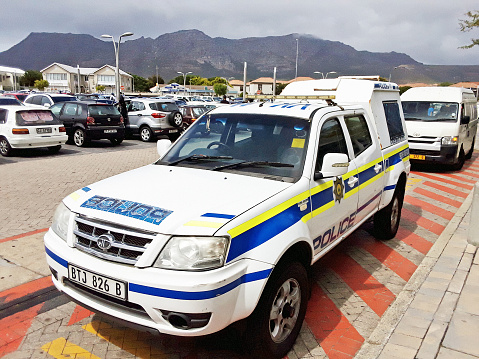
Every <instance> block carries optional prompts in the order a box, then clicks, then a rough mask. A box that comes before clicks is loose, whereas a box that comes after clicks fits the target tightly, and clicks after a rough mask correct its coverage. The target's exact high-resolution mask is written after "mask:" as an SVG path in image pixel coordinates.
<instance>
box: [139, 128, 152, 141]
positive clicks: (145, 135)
mask: <svg viewBox="0 0 479 359" xmlns="http://www.w3.org/2000/svg"><path fill="white" fill-rule="evenodd" d="M150 136H151V135H150V131H149V130H148V129H147V128H144V129H142V130H141V139H142V140H143V141H148V140H149V139H150Z"/></svg>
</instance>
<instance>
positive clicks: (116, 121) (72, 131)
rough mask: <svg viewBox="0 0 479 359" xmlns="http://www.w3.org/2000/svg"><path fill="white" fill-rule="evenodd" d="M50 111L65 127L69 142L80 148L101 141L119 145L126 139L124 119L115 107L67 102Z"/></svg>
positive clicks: (53, 107)
mask: <svg viewBox="0 0 479 359" xmlns="http://www.w3.org/2000/svg"><path fill="white" fill-rule="evenodd" d="M50 110H51V111H52V112H53V114H54V115H55V116H56V117H57V118H58V119H59V120H60V121H61V122H62V123H63V124H64V125H65V128H66V131H67V135H68V138H69V140H70V141H71V142H73V143H74V144H75V145H76V146H78V147H82V146H84V145H85V144H86V143H88V142H89V141H90V140H100V139H108V140H110V142H111V143H112V144H114V145H118V144H120V143H121V142H123V139H124V138H125V126H124V120H123V117H122V116H121V115H120V112H119V111H118V109H117V108H116V107H115V106H113V105H108V104H103V103H97V102H95V101H67V102H62V103H57V104H55V105H53V106H52V107H50Z"/></svg>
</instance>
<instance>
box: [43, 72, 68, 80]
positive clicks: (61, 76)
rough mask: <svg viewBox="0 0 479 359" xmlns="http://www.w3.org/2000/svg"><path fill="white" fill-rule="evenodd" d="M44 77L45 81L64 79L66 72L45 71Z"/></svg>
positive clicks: (65, 78)
mask: <svg viewBox="0 0 479 359" xmlns="http://www.w3.org/2000/svg"><path fill="white" fill-rule="evenodd" d="M45 79H46V80H47V81H49V82H50V81H66V80H67V74H55V73H47V74H45Z"/></svg>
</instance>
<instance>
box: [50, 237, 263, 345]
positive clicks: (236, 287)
mask: <svg viewBox="0 0 479 359" xmlns="http://www.w3.org/2000/svg"><path fill="white" fill-rule="evenodd" d="M45 250H46V253H47V262H48V265H49V266H50V269H51V271H52V273H53V276H52V279H53V283H54V284H55V286H56V287H57V289H59V290H60V291H62V292H64V293H65V294H66V295H68V296H69V297H71V298H72V299H74V300H75V301H76V302H78V303H80V304H82V305H84V306H86V307H88V308H90V309H92V310H93V311H97V312H100V313H104V314H106V315H108V316H110V317H113V318H118V319H121V320H122V321H124V322H127V323H132V324H134V325H135V326H140V327H143V328H150V329H153V330H156V331H158V332H160V333H165V334H172V335H178V336H199V335H206V334H211V333H214V332H217V331H219V330H221V329H224V328H225V327H227V326H228V325H229V324H231V323H233V322H235V321H237V320H240V319H243V318H245V317H247V316H249V315H250V314H251V312H252V311H253V310H254V308H255V307H256V304H257V302H258V300H259V297H260V296H261V293H262V290H263V287H264V285H265V283H266V281H267V279H268V276H269V274H270V272H271V270H272V267H271V266H269V265H267V264H265V263H262V262H257V261H253V260H240V261H237V262H235V263H232V264H230V265H228V266H225V267H223V268H219V269H216V270H211V271H204V272H188V271H172V270H163V269H158V268H138V267H135V266H130V265H125V264H120V263H114V262H109V261H106V260H102V259H100V258H97V257H94V256H91V255H89V254H86V253H84V252H81V251H79V250H77V249H76V248H72V247H70V246H68V245H67V244H66V243H65V242H64V241H63V240H62V239H60V238H59V237H58V236H57V235H56V234H55V233H54V232H53V231H52V230H51V229H50V230H49V231H48V232H47V233H46V234H45ZM69 264H73V265H76V266H79V267H83V268H88V270H89V271H92V272H94V273H97V274H100V275H103V276H106V277H110V278H114V279H116V280H121V281H123V282H125V283H126V284H127V300H126V301H122V300H120V299H116V298H113V297H109V296H107V295H105V294H99V293H97V292H95V291H94V290H91V289H88V288H85V287H82V286H80V285H78V284H75V283H74V282H73V281H71V280H69V279H68V276H69V274H68V265H69ZM179 318H186V319H185V321H186V322H188V320H189V322H188V325H187V326H182V325H181V324H183V323H184V322H181V323H178V320H179ZM190 324H191V325H190Z"/></svg>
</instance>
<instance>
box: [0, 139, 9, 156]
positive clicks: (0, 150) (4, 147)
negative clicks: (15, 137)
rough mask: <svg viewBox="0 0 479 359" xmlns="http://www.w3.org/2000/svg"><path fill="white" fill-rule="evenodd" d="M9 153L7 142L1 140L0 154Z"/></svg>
mask: <svg viewBox="0 0 479 359" xmlns="http://www.w3.org/2000/svg"><path fill="white" fill-rule="evenodd" d="M7 152H8V143H7V141H6V140H0V153H1V154H2V155H4V154H6V153H7Z"/></svg>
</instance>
